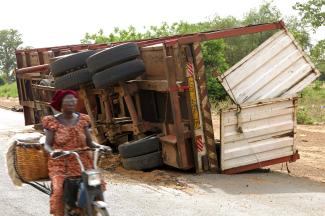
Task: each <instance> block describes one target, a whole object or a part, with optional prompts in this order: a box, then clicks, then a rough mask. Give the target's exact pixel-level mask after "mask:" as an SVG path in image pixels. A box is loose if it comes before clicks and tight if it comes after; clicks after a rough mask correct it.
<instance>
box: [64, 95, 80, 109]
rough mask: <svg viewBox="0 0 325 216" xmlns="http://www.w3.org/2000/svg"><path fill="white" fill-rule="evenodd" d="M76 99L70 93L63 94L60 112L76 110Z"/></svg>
mask: <svg viewBox="0 0 325 216" xmlns="http://www.w3.org/2000/svg"><path fill="white" fill-rule="evenodd" d="M77 102H78V99H77V98H76V97H75V96H73V95H72V94H68V95H66V96H64V98H63V99H62V106H61V109H62V112H63V113H73V112H75V110H76V105H77Z"/></svg>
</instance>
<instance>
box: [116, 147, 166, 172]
mask: <svg viewBox="0 0 325 216" xmlns="http://www.w3.org/2000/svg"><path fill="white" fill-rule="evenodd" d="M122 164H123V167H124V168H125V169H129V170H148V169H152V168H156V167H160V166H162V165H163V159H162V156H161V151H157V152H153V153H150V154H145V155H141V156H138V157H131V158H126V159H124V158H122Z"/></svg>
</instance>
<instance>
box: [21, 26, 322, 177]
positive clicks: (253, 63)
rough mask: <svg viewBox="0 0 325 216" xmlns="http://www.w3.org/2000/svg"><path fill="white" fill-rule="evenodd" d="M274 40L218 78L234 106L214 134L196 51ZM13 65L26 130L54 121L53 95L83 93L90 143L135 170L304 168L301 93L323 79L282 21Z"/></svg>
mask: <svg viewBox="0 0 325 216" xmlns="http://www.w3.org/2000/svg"><path fill="white" fill-rule="evenodd" d="M271 30H277V31H276V33H275V34H274V35H273V36H271V37H270V38H269V39H268V40H266V41H265V42H264V43H263V44H261V45H260V46H259V47H258V48H257V49H255V50H254V51H253V52H251V53H250V54H249V55H247V56H246V57H245V58H244V59H242V60H241V61H240V62H238V63H237V64H235V65H234V66H233V67H231V68H230V69H229V70H228V71H226V72H225V73H224V74H222V75H219V76H218V79H219V81H220V83H221V84H222V85H223V87H224V88H225V90H226V91H227V92H228V94H229V96H230V98H231V99H232V100H233V106H231V107H228V108H226V109H223V110H221V111H220V118H219V119H218V121H219V122H217V123H216V124H213V121H212V114H211V106H210V102H209V97H208V92H207V78H206V74H205V69H204V59H203V56H202V51H201V46H200V42H203V41H208V40H215V39H220V38H226V37H235V36H241V35H245V34H252V33H258V32H263V31H271ZM16 57H17V66H18V68H17V70H16V79H17V87H18V91H19V100H20V104H21V105H22V106H23V108H24V116H25V124H26V125H36V126H37V125H38V124H39V123H40V121H41V118H42V117H43V116H45V115H50V114H53V110H52V109H51V107H50V106H49V101H50V99H51V96H52V95H53V93H54V91H55V89H60V88H63V89H64V88H71V89H77V90H78V91H79V95H80V100H79V104H78V111H79V112H84V113H87V114H88V115H89V116H90V117H91V123H92V133H93V136H94V137H95V138H96V140H97V142H99V143H102V144H107V145H110V146H113V147H114V146H115V147H116V148H117V149H119V151H120V154H121V156H122V158H123V159H122V161H123V165H124V166H125V167H126V168H130V169H146V168H153V167H155V166H159V165H161V164H162V163H164V164H167V165H169V166H172V167H176V168H179V169H183V170H191V169H192V170H195V171H196V172H198V173H200V172H204V171H211V172H221V173H226V174H233V173H239V172H243V171H246V170H251V169H256V168H260V167H264V166H268V165H272V164H276V163H283V162H293V161H295V160H297V159H299V154H298V150H297V148H296V145H295V136H296V111H297V97H296V93H298V92H299V91H301V90H302V89H303V88H304V87H305V86H307V85H308V84H310V83H311V82H312V81H314V80H315V79H316V78H317V77H318V76H319V72H318V71H317V69H316V68H315V67H314V65H313V64H312V63H311V61H310V60H309V58H308V57H307V56H306V55H305V54H304V53H303V51H302V50H301V48H300V47H299V45H298V44H297V43H296V42H295V40H294V38H293V37H292V36H291V34H290V33H289V32H288V31H287V29H286V28H285V26H284V23H283V22H282V21H280V22H276V23H268V24H261V25H252V26H246V27H239V28H232V29H224V30H216V31H209V32H200V33H194V34H187V35H176V36H170V37H162V38H155V39H150V40H139V41H130V42H120V43H111V44H88V45H85V44H81V45H71V46H60V47H49V48H40V49H27V50H17V51H16ZM53 83H54V84H53ZM213 125H215V127H213ZM216 127H217V128H216Z"/></svg>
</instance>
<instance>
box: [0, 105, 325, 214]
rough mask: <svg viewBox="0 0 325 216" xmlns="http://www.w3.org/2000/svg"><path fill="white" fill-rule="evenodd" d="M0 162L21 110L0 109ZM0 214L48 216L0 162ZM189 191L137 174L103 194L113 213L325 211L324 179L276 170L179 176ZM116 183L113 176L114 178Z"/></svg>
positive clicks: (44, 201)
mask: <svg viewBox="0 0 325 216" xmlns="http://www.w3.org/2000/svg"><path fill="white" fill-rule="evenodd" d="M0 117H1V122H0V151H1V152H2V154H0V162H1V164H4V153H5V150H6V148H7V140H8V137H9V136H11V135H12V133H13V132H15V131H17V130H18V131H19V130H22V129H23V127H22V125H23V115H22V114H21V113H13V112H10V111H6V110H1V109H0ZM0 176H1V178H0V209H1V212H0V215H4V216H15V215H24V216H25V215H35V216H46V215H48V197H47V196H46V195H43V194H42V193H40V192H38V191H36V190H34V189H32V188H29V187H27V186H25V187H22V188H15V187H13V186H12V185H11V182H10V180H9V179H8V177H7V175H6V170H5V167H4V166H1V167H0ZM183 178H184V179H186V180H187V181H188V182H189V183H191V184H192V187H193V190H192V191H190V192H182V191H179V190H175V189H171V188H165V187H153V186H149V185H146V184H144V183H142V182H141V179H139V181H138V182H133V183H123V182H122V183H111V182H109V183H108V191H107V193H106V199H107V201H108V203H109V205H110V208H109V209H110V212H111V215H112V216H114V215H116V216H127V215H133V216H137V215H139V216H141V215H145V216H152V215H157V216H158V215H164V216H167V215H170V216H172V215H176V216H187V215H189V216H190V215H196V216H197V215H204V216H210V215H211V216H212V215H213V216H215V215H272V216H274V215H277V216H278V215H308V216H309V215H320V216H323V215H324V212H325V184H322V183H317V182H313V181H310V180H308V179H304V178H296V177H290V176H288V175H285V174H281V173H264V174H263V173H262V174H261V173H255V174H242V175H233V176H226V175H213V174H205V175H200V176H197V175H190V174H187V175H184V176H183ZM114 182H115V181H114Z"/></svg>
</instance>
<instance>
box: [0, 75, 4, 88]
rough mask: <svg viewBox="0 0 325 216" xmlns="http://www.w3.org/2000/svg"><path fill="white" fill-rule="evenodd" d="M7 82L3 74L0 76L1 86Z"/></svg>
mask: <svg viewBox="0 0 325 216" xmlns="http://www.w3.org/2000/svg"><path fill="white" fill-rule="evenodd" d="M4 84H5V80H4V79H3V78H2V76H0V86H2V85H4Z"/></svg>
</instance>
